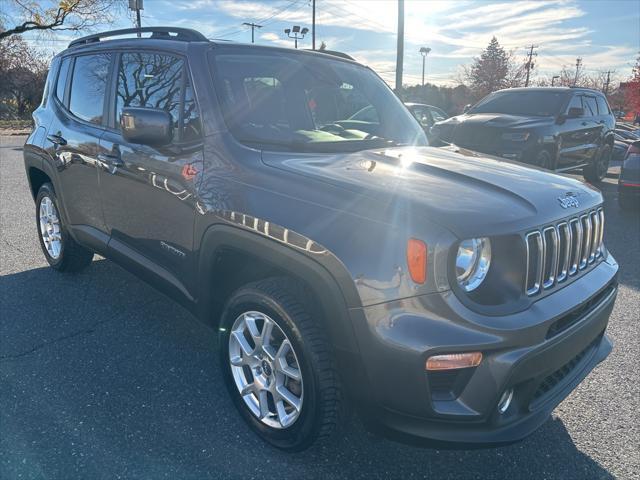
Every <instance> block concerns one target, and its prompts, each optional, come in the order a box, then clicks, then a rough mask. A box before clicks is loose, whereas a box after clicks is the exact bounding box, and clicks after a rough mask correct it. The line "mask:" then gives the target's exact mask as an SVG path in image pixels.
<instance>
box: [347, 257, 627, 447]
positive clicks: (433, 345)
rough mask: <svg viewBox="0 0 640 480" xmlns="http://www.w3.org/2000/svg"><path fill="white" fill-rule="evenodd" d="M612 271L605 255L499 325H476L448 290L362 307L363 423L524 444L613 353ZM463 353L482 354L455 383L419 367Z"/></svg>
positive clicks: (442, 437)
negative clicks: (504, 404)
mask: <svg viewBox="0 0 640 480" xmlns="http://www.w3.org/2000/svg"><path fill="white" fill-rule="evenodd" d="M617 270H618V266H617V264H616V263H615V260H614V259H613V257H612V256H611V255H609V256H608V258H607V259H606V260H604V261H602V262H601V264H600V265H598V266H597V267H596V268H594V269H593V270H592V271H590V272H589V273H588V274H585V275H584V276H583V277H581V278H580V279H577V280H576V281H575V282H573V283H571V284H569V285H567V286H565V287H564V288H562V289H560V290H558V291H557V292H555V293H554V294H553V295H549V296H547V297H545V298H542V299H541V300H539V301H537V302H536V303H534V304H533V305H532V306H531V307H530V308H529V309H528V310H526V311H524V312H519V313H517V314H513V315H509V316H506V317H486V316H485V317H481V316H479V315H477V314H476V313H474V312H471V311H469V310H467V309H466V307H464V306H463V305H462V304H461V303H460V302H459V301H458V300H457V298H456V297H455V296H454V295H453V294H452V293H451V292H441V293H438V294H432V295H425V296H421V297H414V298H408V299H403V300H398V301H396V302H392V303H390V304H380V305H375V306H371V307H367V308H365V309H363V310H362V313H363V314H364V315H363V316H362V320H363V322H364V324H362V323H361V324H360V328H359V330H360V331H359V332H357V333H358V338H359V347H360V352H361V355H362V360H363V362H364V370H365V374H366V377H367V383H368V388H366V390H367V391H368V393H369V394H368V395H366V396H365V397H366V398H362V399H361V400H362V401H363V402H366V406H367V407H368V408H367V409H366V410H365V411H366V412H368V413H370V414H371V415H369V418H371V419H373V420H374V421H375V422H376V423H377V424H380V425H382V426H383V427H386V429H387V430H390V431H393V432H397V433H402V434H408V435H410V436H412V437H421V438H426V439H429V440H436V441H439V442H456V443H464V444H496V443H508V442H513V441H516V440H520V439H522V438H524V437H526V436H527V435H529V434H530V433H532V432H533V431H534V430H535V429H536V428H538V427H539V426H540V425H541V424H542V423H544V421H545V420H546V419H547V417H548V416H549V415H550V413H551V411H552V410H553V409H554V408H555V407H556V406H557V405H558V404H559V403H560V402H561V401H562V400H563V399H564V398H565V397H566V396H567V395H568V394H569V393H570V392H571V391H572V390H573V389H574V388H575V387H576V386H577V385H578V384H579V383H580V382H581V381H582V380H583V379H584V378H585V377H586V376H587V374H588V373H589V372H590V371H591V370H592V369H593V368H594V367H595V366H596V365H597V364H598V363H599V362H601V361H602V360H604V359H605V358H606V357H607V355H608V354H609V352H610V351H611V348H612V345H611V342H610V340H609V339H608V337H607V336H606V335H605V333H604V332H605V330H606V327H607V323H608V320H609V316H610V314H611V311H612V309H613V304H614V301H615V298H616V294H617V282H616V276H617ZM571 315H573V317H571V318H572V321H571V322H567V321H566V319H567V318H570V316H571ZM357 324H358V323H357V322H356V325H357ZM559 325H560V326H562V328H559V327H558V326H559ZM465 351H466V352H470V351H482V352H483V355H484V357H483V361H482V363H481V364H480V365H479V366H478V367H476V368H474V369H466V370H467V371H464V372H463V374H462V375H459V376H458V377H457V378H451V377H450V378H444V379H443V378H435V377H432V374H431V373H427V372H426V371H425V369H424V366H425V362H426V359H427V358H428V357H430V356H432V355H436V354H441V353H455V352H465ZM458 372H461V371H458ZM447 382H448V383H447ZM447 385H448V387H447ZM443 386H444V387H446V388H445V389H444V390H442V388H443ZM447 388H449V391H447ZM508 389H513V391H514V394H513V401H512V402H511V406H510V407H509V408H508V409H507V411H506V412H504V413H502V414H501V413H499V411H498V403H499V400H500V397H501V395H502V394H503V393H504V392H505V390H508Z"/></svg>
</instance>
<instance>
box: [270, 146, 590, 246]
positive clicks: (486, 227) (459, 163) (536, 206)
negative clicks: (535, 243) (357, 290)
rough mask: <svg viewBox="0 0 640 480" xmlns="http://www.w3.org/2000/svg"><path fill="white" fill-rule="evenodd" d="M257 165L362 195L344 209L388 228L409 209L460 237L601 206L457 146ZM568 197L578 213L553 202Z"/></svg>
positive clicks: (532, 171)
mask: <svg viewBox="0 0 640 480" xmlns="http://www.w3.org/2000/svg"><path fill="white" fill-rule="evenodd" d="M263 161H264V162H265V163H266V164H267V165H270V166H272V167H276V168H280V169H284V170H287V171H289V172H293V173H297V174H301V175H305V176H308V177H313V178H314V179H316V180H319V181H322V182H327V183H331V184H332V185H334V186H338V187H341V188H343V189H346V190H348V191H350V192H353V193H354V194H357V195H359V196H363V197H366V198H367V201H366V202H359V201H355V200H354V201H353V202H351V205H354V206H356V205H357V206H358V208H362V205H363V204H364V205H366V206H367V209H368V211H367V212H364V213H365V214H366V215H367V216H369V217H371V218H375V219H376V220H381V221H387V222H389V223H395V222H394V220H395V219H397V218H407V214H406V212H409V214H410V215H409V216H410V217H411V221H419V220H416V218H418V219H419V218H426V219H428V220H429V221H433V222H436V223H438V224H439V225H441V226H443V227H445V228H447V229H448V230H450V231H451V232H453V233H455V234H456V235H458V236H460V237H461V238H465V237H468V236H470V235H495V234H499V233H511V232H514V231H521V230H523V229H526V228H530V227H532V226H538V225H542V224H545V223H550V222H552V221H554V220H557V219H559V218H563V217H566V216H569V215H571V214H572V213H574V211H581V210H583V209H586V208H590V207H593V206H595V205H598V204H599V203H601V202H602V197H601V195H600V192H599V191H598V190H597V189H595V188H593V187H591V186H590V185H588V184H585V183H582V182H580V181H577V180H574V179H572V178H569V177H565V176H561V175H556V174H552V173H549V172H547V171H544V170H540V169H537V168H534V167H529V166H526V165H523V164H520V163H516V162H510V161H505V160H502V159H498V158H494V157H487V156H483V155H481V154H478V153H476V152H472V151H469V150H464V149H461V148H458V147H449V148H447V149H441V148H435V147H416V148H414V147H399V148H391V149H386V150H368V151H362V152H356V153H346V154H338V155H336V154H326V155H317V154H315V155H304V156H303V155H301V156H293V157H292V154H291V153H273V152H263ZM568 192H572V193H573V194H574V195H575V196H576V197H577V198H578V202H579V206H578V207H577V209H576V208H574V207H569V208H570V209H571V210H567V209H565V208H563V207H562V206H561V202H560V201H559V200H558V198H559V197H564V196H565V195H567V193H568ZM332 207H333V208H336V207H335V206H332ZM338 208H340V209H342V210H349V208H350V207H349V206H348V205H341V206H339V207H338ZM402 209H404V210H405V212H400V211H401V210H402ZM357 213H358V214H360V215H362V214H363V212H361V211H359V212H357ZM399 213H402V214H401V215H399Z"/></svg>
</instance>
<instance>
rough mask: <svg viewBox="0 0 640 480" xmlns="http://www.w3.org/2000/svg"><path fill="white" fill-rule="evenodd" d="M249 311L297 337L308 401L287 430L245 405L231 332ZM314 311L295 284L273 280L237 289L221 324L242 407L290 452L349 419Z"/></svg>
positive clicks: (224, 357) (224, 359)
mask: <svg viewBox="0 0 640 480" xmlns="http://www.w3.org/2000/svg"><path fill="white" fill-rule="evenodd" d="M249 311H257V312H261V313H264V314H266V315H268V316H269V317H270V318H271V319H272V320H273V321H274V322H275V323H276V324H277V325H278V326H279V327H280V329H281V330H282V332H283V333H284V334H285V335H286V336H287V337H288V339H289V340H290V341H291V343H292V345H293V348H294V350H295V352H296V356H297V357H298V363H299V365H300V372H301V374H302V380H303V382H304V400H303V402H302V407H301V409H300V413H299V416H298V418H297V419H296V420H295V422H294V423H293V424H292V425H290V426H289V427H287V428H274V427H271V426H269V425H266V424H265V423H263V422H262V421H261V420H260V419H259V418H258V417H256V415H254V414H253V413H252V411H251V410H250V409H249V407H248V406H247V405H246V404H245V401H244V400H243V397H242V396H241V395H240V392H239V390H238V387H237V386H236V383H235V380H234V378H233V373H232V367H231V364H230V360H229V337H230V331H231V328H232V326H233V324H234V321H235V320H236V319H237V318H238V316H240V315H241V314H243V313H245V312H249ZM312 311H313V309H312V308H310V306H309V305H308V304H307V303H306V302H305V301H304V300H303V295H302V294H301V292H299V291H298V289H297V287H296V285H295V283H293V282H292V281H290V280H288V279H286V278H269V279H265V280H261V281H258V282H254V283H250V284H248V285H245V286H243V287H242V288H240V289H239V290H237V291H236V292H235V293H233V294H232V295H231V298H230V299H229V300H228V302H227V304H226V306H225V309H224V312H223V314H222V318H221V322H220V329H219V342H220V364H221V367H222V371H223V375H224V379H225V383H226V386H227V388H228V390H229V393H230V395H231V398H232V399H233V402H234V404H235V405H236V408H237V409H238V410H239V412H240V414H241V415H242V417H243V418H244V420H245V421H246V422H247V424H248V425H249V426H250V427H251V428H252V429H253V430H254V431H255V432H256V433H257V434H258V435H259V436H260V437H261V438H262V439H263V440H265V441H266V442H268V443H270V444H271V445H273V446H275V447H277V448H279V449H282V450H286V451H301V450H304V449H306V448H308V447H310V446H311V445H312V444H313V443H314V442H317V441H318V440H323V439H326V438H327V437H329V436H330V435H331V434H332V433H333V432H334V431H335V430H336V427H337V426H338V425H339V422H340V420H341V418H342V417H343V410H342V405H343V401H342V400H343V398H342V389H341V386H340V381H339V375H338V371H337V368H336V365H335V359H334V356H333V354H332V349H331V346H330V344H329V341H328V339H327V337H326V335H325V334H324V332H323V330H322V329H321V328H320V327H319V325H318V323H317V319H314V318H313V317H312ZM254 348H255V347H254Z"/></svg>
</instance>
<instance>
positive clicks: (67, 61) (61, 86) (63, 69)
mask: <svg viewBox="0 0 640 480" xmlns="http://www.w3.org/2000/svg"><path fill="white" fill-rule="evenodd" d="M70 66H71V57H67V58H64V59H62V63H61V64H60V70H58V79H57V80H56V98H57V99H58V100H60V101H61V102H62V103H64V90H65V87H66V86H67V77H68V76H69V67H70Z"/></svg>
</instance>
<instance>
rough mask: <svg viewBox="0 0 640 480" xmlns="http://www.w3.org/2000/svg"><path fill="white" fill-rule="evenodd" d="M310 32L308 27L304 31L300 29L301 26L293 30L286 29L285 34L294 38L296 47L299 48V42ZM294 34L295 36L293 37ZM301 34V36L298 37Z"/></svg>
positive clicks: (294, 27) (296, 26) (295, 26)
mask: <svg viewBox="0 0 640 480" xmlns="http://www.w3.org/2000/svg"><path fill="white" fill-rule="evenodd" d="M308 32H309V29H308V28H307V27H304V28H303V29H302V30H301V29H300V25H294V26H293V28H285V29H284V33H285V34H286V35H287V36H288V37H289V38H293V39H294V42H295V47H296V48H298V40H302V39H303V38H304V36H305V35H306V34H307V33H308ZM292 33H293V35H291V34H292ZM298 34H300V36H298Z"/></svg>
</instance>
